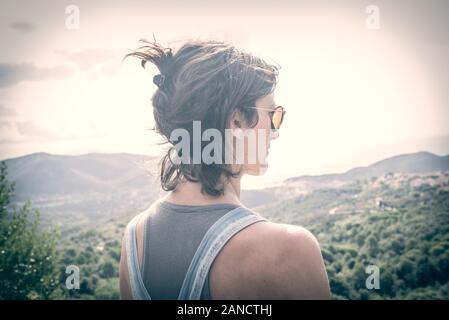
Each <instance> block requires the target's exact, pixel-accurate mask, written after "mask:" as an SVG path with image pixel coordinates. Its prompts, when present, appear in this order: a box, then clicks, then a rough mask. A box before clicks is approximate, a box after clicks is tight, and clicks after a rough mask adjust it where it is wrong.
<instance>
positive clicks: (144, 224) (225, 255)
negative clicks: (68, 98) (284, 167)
mask: <svg viewBox="0 0 449 320" xmlns="http://www.w3.org/2000/svg"><path fill="white" fill-rule="evenodd" d="M127 56H133V57H137V58H139V59H141V61H142V66H143V67H145V63H146V62H151V63H153V64H154V65H155V66H156V67H157V68H158V69H159V71H160V74H158V75H156V76H155V77H154V78H153V82H154V83H155V84H156V85H157V86H158V89H157V90H156V92H155V93H154V95H153V98H152V103H153V107H154V117H155V122H156V127H155V129H156V131H157V132H158V133H160V134H161V135H162V136H163V137H164V138H165V140H166V141H167V143H169V144H170V146H171V148H170V150H169V151H168V152H167V154H166V155H165V156H164V157H163V159H162V160H161V171H160V178H161V185H162V188H163V189H164V190H165V191H168V193H167V194H166V195H165V196H164V197H163V198H161V199H159V200H158V201H156V202H155V203H153V204H152V205H151V207H150V208H149V209H148V210H145V211H144V212H142V213H141V214H140V215H138V216H136V217H135V218H134V219H133V220H132V221H131V222H130V223H129V224H128V226H127V229H126V231H125V237H124V239H123V241H122V254H121V262H120V291H121V296H122V298H123V299H328V298H329V297H330V291H329V284H328V279H327V274H326V270H325V267H324V263H323V259H322V256H321V251H320V248H319V245H318V242H317V240H316V238H315V237H314V236H313V235H312V234H311V233H310V232H308V231H307V230H305V229H303V228H301V227H298V226H293V225H287V224H278V223H273V222H271V221H268V220H267V219H265V218H263V217H262V216H261V215H260V214H259V213H257V212H254V211H252V210H250V209H248V208H247V207H245V206H244V205H243V204H242V203H241V202H240V180H241V178H242V176H243V175H244V174H250V175H260V174H262V173H263V172H265V170H266V167H267V164H266V161H265V158H266V155H267V154H268V149H269V146H270V140H272V139H274V138H276V135H277V133H278V129H279V127H280V125H281V123H282V120H283V117H284V114H285V111H284V109H283V108H282V107H276V103H275V99H274V90H275V86H276V83H277V77H278V70H279V67H277V66H274V65H271V64H269V63H267V62H265V61H264V60H262V59H260V58H258V57H255V56H253V55H252V54H250V53H246V52H243V51H241V50H238V49H236V48H235V47H234V46H232V45H230V44H227V43H223V42H219V41H202V40H195V41H189V42H187V43H185V44H184V45H183V46H181V47H180V48H179V49H178V50H177V51H176V53H174V50H173V49H171V48H164V47H162V46H161V45H159V44H157V43H156V42H147V41H145V45H144V46H143V47H141V48H139V49H137V50H136V51H134V52H132V53H130V54H128V55H127ZM198 124H200V129H199V130H200V133H198V132H195V130H198ZM179 129H182V132H184V133H187V135H185V136H182V135H179V134H173V133H174V132H175V131H176V130H179ZM208 129H209V131H207V130H208ZM210 129H212V131H210ZM206 132H208V134H206ZM211 132H213V134H211ZM217 132H218V135H217ZM229 132H230V133H231V134H230V135H228V133H229ZM178 133H179V132H178ZM251 133H252V134H253V135H252V134H251ZM260 133H262V134H260ZM181 136H182V138H183V139H181ZM212 137H213V139H212ZM229 137H230V139H229ZM254 137H255V140H254ZM186 139H190V140H188V141H187V143H186ZM181 140H182V142H183V143H182V146H183V148H179V145H181ZM212 142H213V143H214V146H215V148H211V146H210V144H212ZM212 149H213V150H212ZM223 150H226V151H229V150H231V151H232V152H231V156H229V154H228V153H227V152H222V151H223ZM198 154H199V155H200V161H199V162H198V161H196V162H195V161H193V160H195V159H196V160H198ZM255 154H256V155H257V157H256V160H255V161H252V160H251V159H254V158H251V157H252V156H254V155H255ZM242 155H243V161H236V160H237V159H240V160H241V159H242V157H241V156H242ZM206 156H209V158H212V159H213V161H212V162H211V161H206V160H205V158H206ZM181 160H182V161H181ZM209 160H210V159H209ZM229 160H231V161H229Z"/></svg>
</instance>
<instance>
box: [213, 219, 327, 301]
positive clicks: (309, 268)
mask: <svg viewBox="0 0 449 320" xmlns="http://www.w3.org/2000/svg"><path fill="white" fill-rule="evenodd" d="M210 280H211V281H210V286H211V292H212V298H214V299H329V298H330V290H329V282H328V278H327V273H326V269H325V266H324V262H323V258H322V255H321V250H320V246H319V243H318V241H317V239H316V237H315V236H314V235H313V234H312V233H311V232H310V231H308V230H307V229H305V228H303V227H299V226H295V225H289V224H278V223H273V222H269V221H266V222H259V223H255V224H253V225H251V226H249V227H247V228H245V229H243V230H242V231H240V232H239V233H238V234H236V235H235V236H234V237H233V238H232V239H231V240H230V241H229V242H228V243H227V244H226V246H225V247H224V248H223V250H222V251H221V252H220V254H219V255H218V257H217V258H216V260H215V262H214V264H213V266H212V269H211V276H210Z"/></svg>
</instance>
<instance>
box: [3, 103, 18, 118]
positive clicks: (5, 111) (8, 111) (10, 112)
mask: <svg viewBox="0 0 449 320" xmlns="http://www.w3.org/2000/svg"><path fill="white" fill-rule="evenodd" d="M15 114H16V112H15V111H14V109H11V108H6V107H5V106H4V105H2V104H0V117H9V116H14V115H15Z"/></svg>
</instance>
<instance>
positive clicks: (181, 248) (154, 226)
mask: <svg viewBox="0 0 449 320" xmlns="http://www.w3.org/2000/svg"><path fill="white" fill-rule="evenodd" d="M237 207H238V206H237V205H235V204H211V205H201V206H193V205H180V204H174V203H170V202H167V201H158V202H157V203H156V208H154V210H153V211H152V212H151V214H148V215H145V216H144V217H143V222H142V223H143V224H144V230H145V231H144V236H143V264H142V278H143V282H144V284H145V287H146V288H147V290H148V293H149V294H150V296H151V298H152V299H156V300H165V299H177V298H178V295H179V292H180V289H181V286H182V283H183V280H184V277H185V275H186V273H187V269H188V268H189V265H190V262H191V260H192V258H193V256H194V254H195V252H196V250H197V248H198V246H199V244H200V242H201V240H202V239H203V237H204V235H205V234H206V232H207V230H208V229H209V228H210V227H211V226H212V225H213V224H214V223H215V222H216V221H217V220H218V219H220V218H221V217H222V216H223V215H225V214H226V213H228V212H229V211H230V210H232V209H235V208H237ZM208 282H209V281H208V277H207V278H206V283H205V285H204V288H203V292H202V295H201V299H206V300H207V299H210V292H209V283H208Z"/></svg>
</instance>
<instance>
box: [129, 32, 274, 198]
mask: <svg viewBox="0 0 449 320" xmlns="http://www.w3.org/2000/svg"><path fill="white" fill-rule="evenodd" d="M128 56H134V57H137V58H139V59H141V61H142V66H144V67H145V64H146V63H147V62H150V63H153V64H154V65H155V66H156V67H157V68H158V69H159V71H160V74H161V75H162V79H163V81H161V82H156V83H158V84H159V85H160V86H159V87H158V89H157V90H156V92H155V93H154V95H153V97H152V104H153V107H154V111H153V112H154V117H155V123H156V125H155V130H156V132H158V133H160V134H161V135H162V136H163V137H164V139H165V140H166V142H168V143H170V144H172V145H173V144H175V141H172V140H171V136H172V132H173V131H174V130H177V129H178V130H179V129H183V130H186V131H187V132H188V133H189V136H190V137H192V138H191V139H190V142H189V144H190V148H189V150H188V152H189V154H188V157H189V158H191V159H193V154H192V153H193V152H194V151H195V150H198V148H196V147H194V144H195V141H194V139H193V138H194V132H193V131H194V129H195V128H194V127H195V126H194V122H198V121H200V124H201V133H200V137H202V133H203V132H204V131H206V130H207V129H216V130H218V131H219V132H220V133H221V138H220V139H221V141H220V143H221V145H222V146H223V149H222V150H223V155H222V160H223V161H220V162H218V163H212V164H206V163H203V162H201V163H196V164H195V163H192V162H190V163H175V162H174V161H173V151H174V150H176V148H175V147H174V146H171V148H170V150H169V151H168V153H167V154H166V155H165V156H164V157H163V158H162V160H161V184H162V188H163V189H164V190H167V191H168V190H174V189H175V188H176V186H177V185H178V184H179V183H180V182H182V181H185V180H188V181H193V182H199V183H201V185H202V192H203V193H207V194H209V195H212V196H219V195H221V194H223V190H224V189H223V183H224V181H225V179H229V178H231V177H234V178H235V177H238V176H239V175H241V174H244V173H249V174H259V173H260V172H261V171H262V172H263V171H264V170H263V168H264V164H263V162H264V161H263V159H262V160H261V161H259V160H258V162H256V163H255V164H249V163H247V161H246V160H245V163H243V164H241V165H231V164H229V163H226V161H225V156H226V155H225V152H224V150H225V144H226V141H225V137H226V134H225V130H226V129H233V130H234V132H235V129H244V130H245V129H248V128H249V129H250V130H257V129H266V135H267V137H268V139H266V146H269V134H270V128H271V119H270V113H269V110H266V109H268V108H273V107H272V104H274V90H275V87H276V84H277V77H278V74H279V69H280V67H279V66H275V65H272V64H269V63H267V62H265V61H264V60H262V59H261V58H258V57H256V56H253V55H252V54H250V53H246V52H243V51H241V50H238V49H236V48H235V47H234V46H232V45H230V44H227V43H224V42H220V41H213V40H192V41H188V42H186V43H185V44H184V45H182V46H181V47H180V48H179V49H177V50H176V52H175V51H174V49H172V48H166V47H163V46H161V45H160V44H157V43H155V42H148V41H144V45H143V46H142V47H140V48H138V49H137V50H135V51H133V52H131V53H129V54H127V55H126V57H128ZM157 80H161V79H157ZM259 107H260V109H259ZM256 136H257V137H258V138H259V139H260V136H259V135H257V134H256ZM240 139H241V138H240ZM234 140H237V141H238V140H239V138H238V137H237V138H234ZM243 140H245V141H246V140H247V138H245V137H243ZM196 143H199V146H200V150H201V152H202V151H203V150H204V148H205V147H206V146H207V145H208V144H209V143H210V142H209V141H203V140H202V139H201V141H200V142H198V141H196ZM232 145H233V146H234V147H235V145H236V141H233V142H232ZM197 146H198V144H197ZM183 151H184V150H183ZM215 151H216V150H215ZM244 152H245V155H246V154H247V153H248V149H247V146H246V147H245V151H244ZM184 156H186V155H184ZM245 159H247V157H246V156H245ZM261 168H262V169H261Z"/></svg>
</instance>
